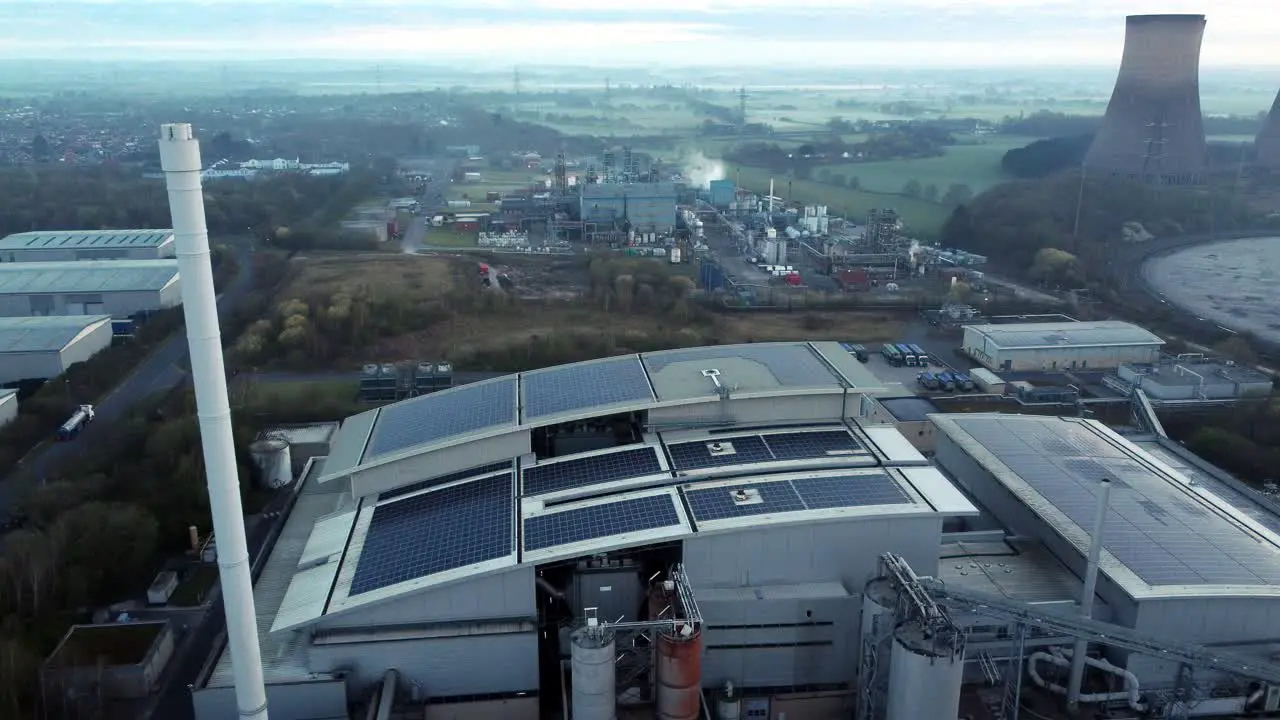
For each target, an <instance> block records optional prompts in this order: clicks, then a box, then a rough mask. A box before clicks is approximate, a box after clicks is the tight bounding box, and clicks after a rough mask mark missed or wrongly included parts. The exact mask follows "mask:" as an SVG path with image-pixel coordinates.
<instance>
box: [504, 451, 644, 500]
mask: <svg viewBox="0 0 1280 720" xmlns="http://www.w3.org/2000/svg"><path fill="white" fill-rule="evenodd" d="M660 472H662V465H661V464H660V463H659V462H658V453H657V450H656V449H655V448H652V447H639V448H632V449H630V450H623V451H622V452H614V453H608V454H607V455H592V456H591V457H585V458H580V459H577V460H564V461H561V462H557V463H551V464H548V465H535V466H534V467H531V468H526V469H525V470H524V473H523V475H524V478H523V485H522V489H523V492H524V494H525V495H546V494H547V493H553V492H559V491H561V490H569V489H572V488H578V487H585V486H587V485H596V484H599V483H606V482H612V481H614V480H625V479H627V478H634V477H641V476H644V475H653V474H656V473H660Z"/></svg>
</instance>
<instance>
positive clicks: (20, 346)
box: [0, 315, 111, 353]
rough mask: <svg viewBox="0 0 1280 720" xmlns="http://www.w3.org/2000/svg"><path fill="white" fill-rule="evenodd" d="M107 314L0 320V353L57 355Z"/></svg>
mask: <svg viewBox="0 0 1280 720" xmlns="http://www.w3.org/2000/svg"><path fill="white" fill-rule="evenodd" d="M109 322H111V316H110V315H50V316H45V317H0V353H33V352H58V351H60V350H62V349H63V348H65V347H66V346H68V345H70V344H71V343H72V342H74V341H75V340H76V339H77V338H79V337H80V336H82V335H84V334H85V333H87V332H89V331H90V330H92V329H94V328H97V327H99V326H101V325H102V324H104V323H109Z"/></svg>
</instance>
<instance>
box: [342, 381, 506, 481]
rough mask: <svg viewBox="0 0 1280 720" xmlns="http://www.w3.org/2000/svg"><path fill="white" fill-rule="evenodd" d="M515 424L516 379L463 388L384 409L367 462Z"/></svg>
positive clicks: (375, 430)
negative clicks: (448, 439)
mask: <svg viewBox="0 0 1280 720" xmlns="http://www.w3.org/2000/svg"><path fill="white" fill-rule="evenodd" d="M515 423H516V379H515V378H514V377H510V378H500V379H498V380H493V381H490V382H485V383H477V384H475V385H464V386H462V387H459V388H454V389H452V390H447V391H445V392H440V393H432V394H430V395H424V396H422V397H417V398H414V399H412V400H405V401H404V402H399V403H396V404H394V405H388V406H386V407H384V408H382V411H381V412H380V413H379V414H378V422H377V424H376V425H375V426H374V428H373V437H372V438H371V439H370V440H369V448H368V449H367V450H366V451H365V457H364V459H365V460H366V461H368V460H372V459H375V458H378V457H380V456H382V455H388V454H391V453H396V452H400V451H402V450H407V449H409V448H411V447H414V446H415V445H424V444H426V443H431V442H435V441H437V440H444V439H445V438H449V437H452V436H455V435H463V434H465V433H469V432H475V431H477V430H484V429H485V428H492V427H498V426H501V425H514V424H515Z"/></svg>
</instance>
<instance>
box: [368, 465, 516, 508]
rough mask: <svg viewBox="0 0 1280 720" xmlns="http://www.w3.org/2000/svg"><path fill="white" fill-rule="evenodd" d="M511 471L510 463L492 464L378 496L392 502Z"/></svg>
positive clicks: (424, 481) (421, 482)
mask: <svg viewBox="0 0 1280 720" xmlns="http://www.w3.org/2000/svg"><path fill="white" fill-rule="evenodd" d="M510 469H511V462H510V461H507V462H498V463H490V464H488V465H481V466H479V467H473V468H469V469H467V470H459V471H458V472H452V473H449V474H448V475H441V476H439V477H433V478H429V479H427V480H421V481H419V482H416V483H413V484H411V485H405V486H404V487H398V488H396V489H394V490H388V491H386V492H384V493H382V494H380V495H378V499H379V500H391V499H392V498H398V497H401V496H404V495H412V494H413V493H415V492H417V491H419V490H426V489H427V488H429V487H436V486H437V485H448V484H449V483H451V482H455V481H457V480H465V479H467V478H469V477H480V476H481V475H488V474H489V473H495V472H498V471H500V470H510Z"/></svg>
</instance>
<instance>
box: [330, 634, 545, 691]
mask: <svg viewBox="0 0 1280 720" xmlns="http://www.w3.org/2000/svg"><path fill="white" fill-rule="evenodd" d="M308 655H309V665H310V667H311V670H312V671H313V672H335V671H338V670H343V671H346V672H347V683H348V686H349V687H350V688H351V691H352V692H353V693H354V692H362V691H364V690H366V689H367V688H369V687H372V686H373V685H374V684H375V683H379V682H381V681H382V675H383V673H385V672H386V670H387V668H396V669H397V670H398V671H399V672H400V676H401V678H402V682H403V683H404V684H405V685H406V686H409V685H411V684H414V683H416V684H417V685H418V687H419V689H420V692H421V693H422V695H423V696H424V697H453V696H457V695H485V694H489V693H508V692H522V691H532V690H537V689H538V634H537V633H536V632H522V633H511V634H506V635H462V636H459V637H449V638H430V639H418V640H399V641H396V642H385V641H381V642H367V643H341V644H323V645H321V644H313V645H312V646H311V648H310V650H309V651H308Z"/></svg>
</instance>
